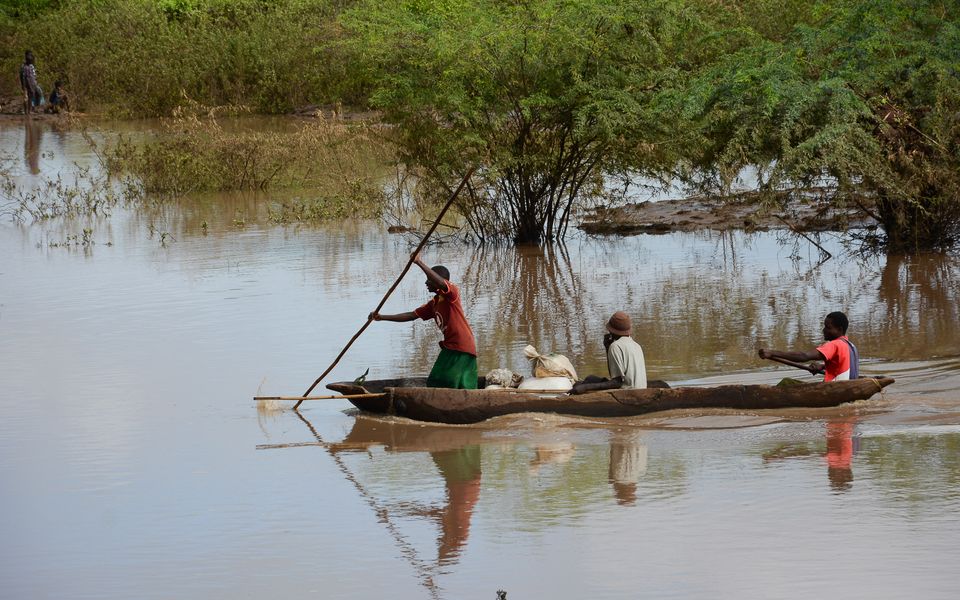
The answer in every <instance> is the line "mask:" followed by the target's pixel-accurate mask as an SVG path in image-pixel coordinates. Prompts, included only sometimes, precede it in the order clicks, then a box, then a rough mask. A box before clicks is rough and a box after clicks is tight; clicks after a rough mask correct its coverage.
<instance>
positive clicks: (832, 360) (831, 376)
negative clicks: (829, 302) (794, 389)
mask: <svg viewBox="0 0 960 600" xmlns="http://www.w3.org/2000/svg"><path fill="white" fill-rule="evenodd" d="M848 325H849V321H848V320H847V315H845V314H843V313H842V312H832V313H830V314H829V315H827V316H826V318H825V319H824V320H823V338H824V339H825V340H827V341H826V343H824V344H821V345H820V346H817V347H816V349H814V350H808V351H806V352H803V351H801V352H785V351H783V350H767V349H765V348H761V349H760V351H759V354H760V358H782V359H785V360H792V361H794V362H809V361H812V360H822V361H823V364H820V363H811V364H810V365H808V366H807V370H808V371H810V372H811V373H813V374H817V373H823V374H824V377H823V381H824V382H827V381H846V380H848V379H856V378H857V377H859V376H860V355H859V353H858V352H857V347H856V346H854V345H853V342H851V341H850V340H848V339H847V326H848Z"/></svg>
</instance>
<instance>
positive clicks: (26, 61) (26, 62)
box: [20, 50, 43, 115]
mask: <svg viewBox="0 0 960 600" xmlns="http://www.w3.org/2000/svg"><path fill="white" fill-rule="evenodd" d="M20 89H21V90H23V114H25V115H29V114H30V113H31V112H33V108H35V107H37V106H40V104H42V103H43V90H41V89H40V84H39V83H37V67H36V66H34V64H33V52H31V51H29V50H27V51H26V52H24V55H23V64H22V65H20Z"/></svg>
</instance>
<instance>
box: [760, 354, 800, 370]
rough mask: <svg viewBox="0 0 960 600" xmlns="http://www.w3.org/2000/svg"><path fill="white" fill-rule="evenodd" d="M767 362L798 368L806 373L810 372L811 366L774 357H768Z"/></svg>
mask: <svg viewBox="0 0 960 600" xmlns="http://www.w3.org/2000/svg"><path fill="white" fill-rule="evenodd" d="M767 360H772V361H773V362H778V363H780V364H782V365H787V366H788V367H796V368H798V369H803V370H804V371H806V372H808V373H809V372H810V365H807V364H805V363H798V362H794V361H792V360H787V359H786V358H775V357H773V356H770V357H767Z"/></svg>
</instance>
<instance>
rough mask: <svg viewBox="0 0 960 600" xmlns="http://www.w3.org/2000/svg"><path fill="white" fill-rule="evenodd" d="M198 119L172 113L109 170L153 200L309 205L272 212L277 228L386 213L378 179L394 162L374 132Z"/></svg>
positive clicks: (119, 150) (109, 160)
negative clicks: (262, 198) (263, 198)
mask: <svg viewBox="0 0 960 600" xmlns="http://www.w3.org/2000/svg"><path fill="white" fill-rule="evenodd" d="M197 112H198V111H196V110H193V111H188V110H177V111H175V116H174V117H173V118H171V119H169V120H167V121H165V122H164V125H163V130H162V131H161V133H160V134H158V135H157V136H155V137H153V138H151V139H148V140H146V141H134V140H132V139H130V138H121V139H120V141H118V142H116V143H115V144H114V145H113V146H111V147H109V148H107V149H106V150H105V152H104V157H103V160H104V162H105V165H106V167H107V170H108V171H109V172H110V173H112V174H124V175H131V176H133V177H135V178H136V179H137V180H138V181H139V183H140V186H141V188H142V190H143V192H144V193H147V194H153V195H165V196H176V197H180V196H184V195H187V194H190V193H194V192H216V191H233V190H265V189H297V190H303V191H304V192H305V196H306V197H308V198H312V199H310V200H296V201H291V202H288V203H281V204H279V205H277V206H275V207H274V209H272V211H271V219H273V220H274V221H277V222H294V221H316V220H323V219H329V218H340V217H345V216H350V215H352V214H359V215H360V216H375V215H376V214H378V212H379V210H380V208H381V207H382V205H383V202H384V194H383V192H382V185H381V184H380V183H379V181H378V178H379V175H378V174H379V173H380V172H382V169H383V168H384V165H386V164H387V163H388V161H389V159H390V157H391V155H390V153H389V151H388V146H387V145H386V144H385V143H383V141H382V140H380V139H378V137H377V136H376V135H375V132H376V130H375V129H374V126H372V125H366V124H362V125H348V124H347V123H344V122H343V121H342V120H339V119H325V118H321V117H318V118H316V119H311V120H307V121H304V122H302V123H299V124H295V125H292V126H290V128H289V129H276V128H274V129H269V130H262V129H245V128H242V126H246V125H248V124H247V123H243V122H241V123H235V122H225V121H224V120H223V119H222V117H216V116H214V115H215V112H216V111H209V112H208V114H207V116H205V117H201V116H199V115H198V114H197ZM220 112H221V114H222V113H223V112H227V113H234V112H236V109H233V110H228V111H223V110H221V111H220ZM230 125H237V126H236V127H231V126H230Z"/></svg>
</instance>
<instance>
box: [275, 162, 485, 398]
mask: <svg viewBox="0 0 960 600" xmlns="http://www.w3.org/2000/svg"><path fill="white" fill-rule="evenodd" d="M475 168H476V167H471V168H470V169H469V170H468V171H467V174H466V175H464V176H463V180H461V181H460V185H458V186H457V189H456V190H454V191H453V193H452V194H451V195H450V199H449V200H447V203H446V204H445V205H444V206H443V209H442V210H441V211H440V214H439V215H437V220H436V221H434V222H433V225H432V226H431V227H430V230H429V231H427V233H426V235H424V236H423V239H422V240H420V244H419V245H418V246H417V249H416V250H414V251H413V253H412V254H411V255H410V258H409V260H407V266H405V267H404V268H403V271H401V272H400V276H399V277H397V280H396V281H394V282H393V285H391V286H390V289H389V290H387V293H386V294H384V295H383V299H381V300H380V304H378V305H377V307H376V308H375V309H373V312H375V313H378V312H380V309H381V308H383V305H384V304H386V303H387V298H389V297H390V294H392V293H393V290H395V289H397V286H398V285H400V281H401V280H402V279H403V277H404V275H406V274H407V271H409V270H410V265H412V264H413V257H414V256H416V255H417V253H418V252H420V250H422V249H423V247H424V246H426V245H427V240H429V239H430V236H431V235H433V232H434V230H435V229H436V228H437V225H439V224H440V220H441V219H443V215H445V214H447V210H448V209H449V208H450V206H451V205H452V204H453V201H454V200H456V199H457V196H458V195H460V190H462V189H463V187H464V186H465V185H467V181H469V179H470V176H471V175H473V171H474V169H475ZM370 323H372V321H371V320H370V319H369V317H368V318H367V322H366V323H364V324H363V327H361V328H360V331H358V332H356V333H355V334H353V337H352V338H350V341H349V342H347V345H346V346H344V347H343V350H341V351H340V354H338V355H337V358H335V359H334V360H333V363H332V364H331V365H330V366H329V367H327V369H326V370H325V371H324V372H323V373H322V374H321V375H320V377H317V380H316V381H314V382H313V384H312V385H311V386H310V387H309V388H307V391H305V392H304V393H303V395H304V397H306V396H309V395H310V392H312V391H313V388H315V387H317V384H319V383H320V382H321V381H323V378H324V377H326V376H327V374H328V373H330V371H332V370H333V368H334V367H335V366H337V363H339V362H340V359H341V358H343V355H344V354H346V353H347V350H349V349H350V346H352V345H353V343H354V342H355V341H357V338H358V337H360V334H362V333H363V332H364V331H366V329H367V327H369V326H370ZM302 402H303V400H300V402H297V403H296V404H294V405H293V409H294V410H297V408H299V407H300V404H301V403H302Z"/></svg>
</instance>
